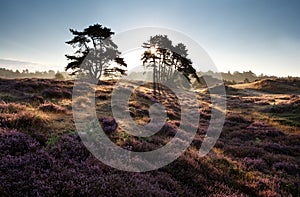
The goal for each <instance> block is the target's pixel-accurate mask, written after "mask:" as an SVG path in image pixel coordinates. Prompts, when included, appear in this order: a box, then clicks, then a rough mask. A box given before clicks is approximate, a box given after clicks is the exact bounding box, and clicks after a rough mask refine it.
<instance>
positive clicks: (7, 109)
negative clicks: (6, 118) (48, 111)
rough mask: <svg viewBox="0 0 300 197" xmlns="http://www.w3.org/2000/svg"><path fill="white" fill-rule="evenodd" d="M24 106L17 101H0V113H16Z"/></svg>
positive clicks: (23, 108) (24, 107)
mask: <svg viewBox="0 0 300 197" xmlns="http://www.w3.org/2000/svg"><path fill="white" fill-rule="evenodd" d="M25 109H26V106H25V105H21V104H19V103H5V102H1V103H0V113H9V114H10V113H18V112H20V111H22V110H25Z"/></svg>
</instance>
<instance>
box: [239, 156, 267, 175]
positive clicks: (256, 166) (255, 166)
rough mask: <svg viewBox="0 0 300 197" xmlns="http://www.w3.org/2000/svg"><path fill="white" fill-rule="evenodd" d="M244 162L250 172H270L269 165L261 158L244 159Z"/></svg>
mask: <svg viewBox="0 0 300 197" xmlns="http://www.w3.org/2000/svg"><path fill="white" fill-rule="evenodd" d="M242 162H243V163H244V164H245V165H246V167H247V168H248V169H250V170H259V171H261V172H266V171H267V170H268V165H267V164H266V162H265V161H264V160H263V159H261V158H257V159H256V158H249V157H245V158H244V159H242Z"/></svg>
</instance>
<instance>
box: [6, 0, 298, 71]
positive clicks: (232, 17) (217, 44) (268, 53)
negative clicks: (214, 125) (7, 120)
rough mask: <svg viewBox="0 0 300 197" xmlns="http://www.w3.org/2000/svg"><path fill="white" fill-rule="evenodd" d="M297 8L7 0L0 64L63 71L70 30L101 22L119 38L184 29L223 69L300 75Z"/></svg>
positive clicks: (235, 0) (188, 0)
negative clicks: (136, 31) (153, 29)
mask: <svg viewBox="0 0 300 197" xmlns="http://www.w3.org/2000/svg"><path fill="white" fill-rule="evenodd" d="M299 10H300V1H297V0H285V1H284V0H209V1H208V0H207V1H202V0H185V1H184V0H165V1H162V0H151V1H150V0H147V1H145V0H130V1H129V0H128V1H125V0H119V1H117V0H109V1H108V0H106V1H101V0H95V1H89V0H87V1H75V0H60V1H59V0H51V1H50V0H49V1H46V0H45V1H39V0H26V1H21V0H20V1H16V0H10V1H1V2H0V24H1V31H0V65H3V64H1V62H2V63H3V62H4V63H5V62H8V61H10V63H9V64H7V65H8V66H7V67H8V68H13V69H16V68H18V66H16V64H18V62H21V63H20V64H22V65H20V68H19V70H22V69H25V68H26V66H25V65H24V62H28V64H27V66H29V65H30V64H31V66H30V69H31V70H34V69H35V70H49V69H52V70H63V69H64V67H65V66H66V65H67V60H66V58H65V56H64V54H67V53H69V54H72V52H73V51H74V50H73V49H72V47H70V46H68V45H67V44H65V41H67V40H70V39H71V38H72V35H71V34H70V32H69V28H73V29H78V30H82V29H84V28H86V27H87V26H89V25H91V24H95V23H99V24H102V25H104V26H106V27H109V28H111V29H112V30H113V31H114V32H115V33H116V34H118V33H121V32H124V31H127V30H131V29H134V28H141V27H149V26H153V27H160V28H168V29H173V30H176V31H179V32H181V33H183V34H185V35H187V36H188V37H189V38H191V39H192V40H194V41H195V42H197V43H198V44H199V45H200V46H201V47H202V48H203V49H204V50H205V51H206V52H207V53H208V54H209V56H210V57H211V59H212V60H213V61H214V63H215V65H216V67H217V69H218V70H219V71H222V72H227V71H231V72H233V71H240V72H242V71H249V70H251V71H253V72H254V73H256V74H261V73H264V74H267V75H276V76H288V75H289V76H300V20H299V19H300V11H299ZM145 41H146V40H145ZM14 63H15V66H14Z"/></svg>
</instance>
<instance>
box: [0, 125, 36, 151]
mask: <svg viewBox="0 0 300 197" xmlns="http://www.w3.org/2000/svg"><path fill="white" fill-rule="evenodd" d="M38 146H39V143H38V142H37V141H36V140H34V139H32V138H31V137H30V136H29V135H26V134H24V133H20V132H18V131H16V130H9V129H1V128H0V155H1V157H2V156H4V155H12V156H18V155H23V154H25V153H28V152H30V151H34V150H36V149H37V148H38Z"/></svg>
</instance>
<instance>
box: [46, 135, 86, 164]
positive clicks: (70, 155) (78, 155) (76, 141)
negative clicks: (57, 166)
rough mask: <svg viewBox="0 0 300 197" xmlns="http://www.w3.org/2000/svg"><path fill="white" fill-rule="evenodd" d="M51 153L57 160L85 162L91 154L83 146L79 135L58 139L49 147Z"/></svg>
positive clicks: (64, 136)
mask: <svg viewBox="0 0 300 197" xmlns="http://www.w3.org/2000/svg"><path fill="white" fill-rule="evenodd" d="M48 149H49V153H50V155H52V156H53V157H54V158H56V159H71V160H75V161H85V160H86V159H87V158H88V156H89V155H90V152H89V151H88V150H87V149H86V148H85V146H84V145H83V144H82V142H81V140H80V137H79V136H78V135H63V136H61V137H58V139H56V143H53V145H51V144H50V145H49V146H48Z"/></svg>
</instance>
